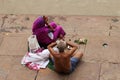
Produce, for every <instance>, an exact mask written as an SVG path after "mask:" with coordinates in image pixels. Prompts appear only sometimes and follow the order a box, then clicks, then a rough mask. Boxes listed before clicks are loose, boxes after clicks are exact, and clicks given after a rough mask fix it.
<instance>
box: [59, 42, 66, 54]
mask: <svg viewBox="0 0 120 80" xmlns="http://www.w3.org/2000/svg"><path fill="white" fill-rule="evenodd" d="M57 48H58V50H59V52H64V50H65V48H66V42H65V41H60V42H59V43H58V44H57Z"/></svg>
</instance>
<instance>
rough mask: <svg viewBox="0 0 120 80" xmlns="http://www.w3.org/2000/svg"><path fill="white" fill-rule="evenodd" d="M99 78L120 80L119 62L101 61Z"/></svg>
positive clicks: (101, 79) (102, 79)
mask: <svg viewBox="0 0 120 80" xmlns="http://www.w3.org/2000/svg"><path fill="white" fill-rule="evenodd" d="M100 80H120V64H111V63H103V64H102V67H101V73H100Z"/></svg>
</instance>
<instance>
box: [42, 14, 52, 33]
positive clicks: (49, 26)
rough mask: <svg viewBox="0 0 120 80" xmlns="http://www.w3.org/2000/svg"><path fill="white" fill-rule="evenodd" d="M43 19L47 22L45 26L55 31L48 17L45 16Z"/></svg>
mask: <svg viewBox="0 0 120 80" xmlns="http://www.w3.org/2000/svg"><path fill="white" fill-rule="evenodd" d="M43 19H44V20H45V24H46V25H47V26H48V28H50V30H51V31H54V29H53V27H52V26H51V25H49V23H48V18H47V17H46V16H43Z"/></svg>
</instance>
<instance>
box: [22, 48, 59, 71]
mask: <svg viewBox="0 0 120 80" xmlns="http://www.w3.org/2000/svg"><path fill="white" fill-rule="evenodd" d="M53 49H54V50H55V51H58V49H57V48H53ZM49 54H50V52H49V50H48V49H44V50H43V51H41V52H36V53H31V52H28V53H27V54H25V56H24V57H23V59H22V61H21V64H23V65H25V66H27V67H28V68H29V69H32V70H39V69H40V68H46V66H47V65H48V63H49Z"/></svg>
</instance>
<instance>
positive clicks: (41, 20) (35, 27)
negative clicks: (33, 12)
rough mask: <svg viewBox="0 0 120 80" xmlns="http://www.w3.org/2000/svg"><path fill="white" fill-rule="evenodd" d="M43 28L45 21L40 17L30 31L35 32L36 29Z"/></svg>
mask: <svg viewBox="0 0 120 80" xmlns="http://www.w3.org/2000/svg"><path fill="white" fill-rule="evenodd" d="M44 26H45V21H44V19H43V17H42V16H40V17H39V18H37V19H36V20H35V22H34V23H33V28H32V31H33V32H35V30H37V29H38V28H41V27H44Z"/></svg>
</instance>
